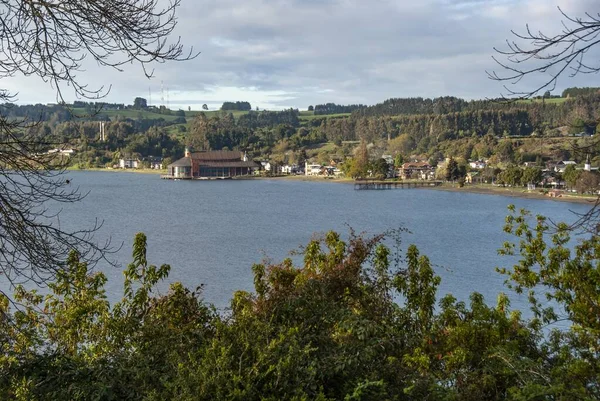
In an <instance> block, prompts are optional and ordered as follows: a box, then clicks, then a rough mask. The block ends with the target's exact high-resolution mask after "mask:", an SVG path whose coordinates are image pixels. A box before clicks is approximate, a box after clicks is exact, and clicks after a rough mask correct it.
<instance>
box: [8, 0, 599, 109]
mask: <svg viewBox="0 0 600 401" xmlns="http://www.w3.org/2000/svg"><path fill="white" fill-rule="evenodd" d="M557 6H560V7H561V8H563V10H565V11H566V12H567V13H571V14H573V15H581V16H583V13H584V12H585V11H588V12H593V13H598V12H599V11H600V8H599V7H598V4H597V1H595V0H219V1H204V0H181V7H180V8H179V10H178V21H179V22H178V26H177V28H176V32H175V34H176V35H180V36H181V39H182V42H183V43H184V44H185V45H186V46H189V47H190V46H193V48H194V49H195V50H198V51H200V52H201V54H200V55H199V56H198V57H197V58H196V59H194V60H191V61H187V62H181V63H168V64H161V65H156V66H155V71H154V78H153V79H151V80H148V79H146V78H145V77H144V76H143V73H142V70H141V68H140V67H139V66H135V65H132V66H126V68H125V71H123V72H120V73H119V72H116V71H107V70H100V69H98V68H96V67H95V66H90V67H89V68H88V71H87V73H82V74H80V79H84V80H86V82H88V83H89V84H90V86H95V87H99V86H101V85H112V89H111V92H110V93H109V95H108V96H107V97H106V101H109V102H118V103H126V104H131V103H132V102H133V98H134V97H136V96H141V97H145V98H150V101H151V104H153V105H159V104H160V103H161V82H162V83H163V87H164V103H166V102H167V90H168V100H169V105H170V107H171V108H172V109H174V108H178V107H180V108H184V109H186V110H187V108H188V106H190V107H191V108H192V109H200V107H201V105H202V104H204V103H206V104H208V105H209V107H210V108H211V109H214V108H218V107H219V106H220V104H221V103H222V102H223V101H235V100H246V101H249V102H250V103H251V104H252V106H253V107H256V106H258V107H260V108H261V109H263V108H264V109H281V108H285V107H297V108H300V109H306V107H307V106H308V105H311V104H313V105H314V104H320V103H326V102H335V103H339V104H351V103H364V104H375V103H378V102H381V101H383V100H385V99H387V98H390V97H414V96H422V97H436V96H443V95H454V96H458V97H463V98H468V99H472V98H484V97H497V96H499V95H501V94H502V93H503V92H504V90H503V88H502V85H501V84H500V83H498V82H495V81H491V80H490V79H488V77H487V75H486V72H485V71H486V70H493V69H494V68H495V64H494V62H493V60H492V58H491V57H492V55H494V50H493V48H494V47H503V45H504V41H505V40H506V39H507V38H510V35H511V34H510V31H511V29H513V30H516V31H523V29H524V27H525V24H526V23H529V24H530V26H531V28H532V29H534V30H541V31H542V32H544V33H557V32H558V31H557V30H558V29H560V21H561V15H560V14H559V12H558V10H557ZM592 56H593V54H592ZM496 69H497V68H496ZM541 79H544V76H539V77H536V78H535V79H534V80H530V81H527V82H521V83H520V85H521V86H520V87H519V89H524V90H526V89H529V88H530V87H533V86H534V85H535V84H536V80H537V81H539V80H541ZM2 86H3V87H5V88H8V89H10V90H13V91H17V92H18V93H19V95H18V102H19V103H37V102H40V103H47V102H53V101H55V99H56V97H55V94H54V92H53V90H52V88H50V87H49V86H48V85H45V84H43V83H41V82H40V81H38V80H36V79H34V78H27V79H24V78H22V77H15V78H11V79H10V80H9V79H4V80H3V81H2ZM568 86H600V76H598V75H585V76H579V77H576V78H574V79H569V78H567V77H565V78H564V79H561V81H559V83H558V89H557V90H556V93H559V92H560V90H561V89H562V88H564V87H568ZM150 91H151V97H150V93H149V92H150ZM66 97H67V99H68V100H72V99H73V98H74V97H73V96H71V97H69V96H68V95H67V96H66Z"/></svg>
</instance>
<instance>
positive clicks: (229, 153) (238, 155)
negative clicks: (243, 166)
mask: <svg viewBox="0 0 600 401" xmlns="http://www.w3.org/2000/svg"><path fill="white" fill-rule="evenodd" d="M243 156H244V155H243V153H242V152H240V151H234V150H214V151H209V152H195V153H192V159H194V160H200V161H219V160H242V157H243Z"/></svg>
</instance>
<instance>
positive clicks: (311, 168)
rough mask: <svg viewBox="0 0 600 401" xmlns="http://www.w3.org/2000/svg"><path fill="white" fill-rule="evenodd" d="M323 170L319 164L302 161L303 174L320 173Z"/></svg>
mask: <svg viewBox="0 0 600 401" xmlns="http://www.w3.org/2000/svg"><path fill="white" fill-rule="evenodd" d="M322 170H323V166H321V165H320V164H308V162H305V163H304V174H305V175H321V174H322Z"/></svg>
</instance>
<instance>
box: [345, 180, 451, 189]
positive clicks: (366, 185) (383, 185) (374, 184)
mask: <svg viewBox="0 0 600 401" xmlns="http://www.w3.org/2000/svg"><path fill="white" fill-rule="evenodd" d="M440 185H442V181H355V182H354V189H355V190H365V189H377V190H384V189H404V188H418V187H437V186H440Z"/></svg>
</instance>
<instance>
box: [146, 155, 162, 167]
mask: <svg viewBox="0 0 600 401" xmlns="http://www.w3.org/2000/svg"><path fill="white" fill-rule="evenodd" d="M148 166H149V167H150V168H151V169H152V170H162V168H163V159H162V157H155V156H148Z"/></svg>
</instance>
